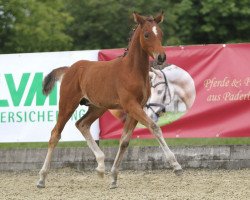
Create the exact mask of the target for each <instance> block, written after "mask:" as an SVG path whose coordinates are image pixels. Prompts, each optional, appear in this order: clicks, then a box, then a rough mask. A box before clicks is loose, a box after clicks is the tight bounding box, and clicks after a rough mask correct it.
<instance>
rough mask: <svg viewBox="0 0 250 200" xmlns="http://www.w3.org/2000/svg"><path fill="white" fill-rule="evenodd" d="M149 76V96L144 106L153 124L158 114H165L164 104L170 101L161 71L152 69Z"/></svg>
mask: <svg viewBox="0 0 250 200" xmlns="http://www.w3.org/2000/svg"><path fill="white" fill-rule="evenodd" d="M149 76H150V80H151V96H150V98H149V100H148V102H147V104H146V107H145V112H146V114H147V115H148V116H149V117H150V118H151V119H152V120H153V121H154V122H157V121H158V118H159V116H160V114H161V113H162V112H165V102H166V101H170V99H169V90H168V82H167V79H166V76H165V74H164V73H163V72H162V71H161V70H155V69H153V68H152V71H151V72H149Z"/></svg>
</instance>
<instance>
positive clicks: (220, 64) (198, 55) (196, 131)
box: [98, 43, 250, 139]
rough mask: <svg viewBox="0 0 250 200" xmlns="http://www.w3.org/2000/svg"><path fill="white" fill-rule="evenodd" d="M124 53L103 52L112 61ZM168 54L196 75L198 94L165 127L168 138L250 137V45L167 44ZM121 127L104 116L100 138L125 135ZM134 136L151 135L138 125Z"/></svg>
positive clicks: (101, 55) (115, 50) (109, 115)
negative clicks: (186, 107)
mask: <svg viewBox="0 0 250 200" xmlns="http://www.w3.org/2000/svg"><path fill="white" fill-rule="evenodd" d="M122 54H123V49H113V50H101V51H100V52H99V55H98V56H99V60H111V59H114V58H116V57H117V56H120V55H122ZM166 55H167V62H168V63H170V64H174V65H176V66H178V67H180V68H182V69H184V70H185V71H187V72H188V73H189V74H190V75H191V77H192V78H193V80H194V83H195V89H196V98H195V101H194V104H193V106H192V107H191V109H189V110H188V111H187V112H186V113H185V114H184V115H183V116H181V117H180V118H179V119H177V120H176V121H173V122H172V123H170V124H168V125H163V126H161V128H162V131H163V134H164V137H168V138H176V137H180V138H185V137H199V138H201V137H250V43H248V44H216V45H194V46H178V47H166ZM117 67H119V66H117ZM176 78H178V77H176ZM122 128H123V125H122V123H121V122H120V121H119V120H117V119H116V118H114V117H113V116H112V115H111V114H110V113H109V112H106V113H105V114H104V115H103V116H102V117H101V119H100V129H101V135H100V138H102V139H107V138H108V139H110V138H120V135H121V132H122ZM133 137H134V138H135V137H140V138H150V137H152V135H151V133H150V132H149V131H148V130H147V129H145V128H142V127H139V128H136V129H135V131H134V133H133Z"/></svg>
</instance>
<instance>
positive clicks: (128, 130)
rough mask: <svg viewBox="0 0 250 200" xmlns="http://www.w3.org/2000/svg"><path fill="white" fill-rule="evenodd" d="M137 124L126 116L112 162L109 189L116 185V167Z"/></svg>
mask: <svg viewBox="0 0 250 200" xmlns="http://www.w3.org/2000/svg"><path fill="white" fill-rule="evenodd" d="M136 124H137V121H136V120H135V119H133V118H131V117H129V116H127V118H126V121H125V125H124V130H123V133H122V136H121V139H120V145H119V150H118V152H117V155H116V158H115V161H114V164H113V166H112V169H111V173H112V183H111V187H110V188H111V189H113V188H116V187H117V176H118V168H119V166H120V164H121V161H122V158H123V155H124V153H125V151H126V149H127V148H128V145H129V140H130V138H131V135H132V133H133V130H134V128H135V126H136Z"/></svg>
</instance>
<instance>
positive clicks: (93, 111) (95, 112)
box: [76, 105, 106, 177]
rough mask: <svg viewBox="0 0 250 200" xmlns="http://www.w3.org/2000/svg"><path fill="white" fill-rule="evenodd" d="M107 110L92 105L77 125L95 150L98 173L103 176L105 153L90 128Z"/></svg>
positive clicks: (90, 146)
mask: <svg viewBox="0 0 250 200" xmlns="http://www.w3.org/2000/svg"><path fill="white" fill-rule="evenodd" d="M105 111H106V109H103V108H97V107H95V106H93V105H90V107H89V109H88V112H87V113H86V114H85V115H84V116H83V117H81V119H79V120H78V121H77V122H76V127H77V128H78V130H79V131H80V132H81V133H82V135H83V136H84V138H85V139H86V141H87V144H88V146H89V148H90V149H91V150H92V151H93V153H94V155H95V157H96V161H97V163H98V166H97V168H96V171H97V172H98V175H99V176H101V177H103V176H104V172H105V164H104V158H105V156H104V153H103V152H102V151H101V149H100V147H99V146H98V145H97V144H96V142H95V140H94V139H93V137H92V136H91V134H90V131H89V129H90V126H91V124H92V123H93V122H94V121H95V120H96V119H97V118H98V117H100V116H101V115H102V114H103V113H104V112H105Z"/></svg>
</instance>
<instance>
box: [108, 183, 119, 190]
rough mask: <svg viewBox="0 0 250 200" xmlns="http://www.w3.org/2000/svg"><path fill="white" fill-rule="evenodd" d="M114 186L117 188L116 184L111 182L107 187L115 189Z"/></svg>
mask: <svg viewBox="0 0 250 200" xmlns="http://www.w3.org/2000/svg"><path fill="white" fill-rule="evenodd" d="M115 188H118V187H117V184H116V183H111V186H110V188H109V189H115Z"/></svg>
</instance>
